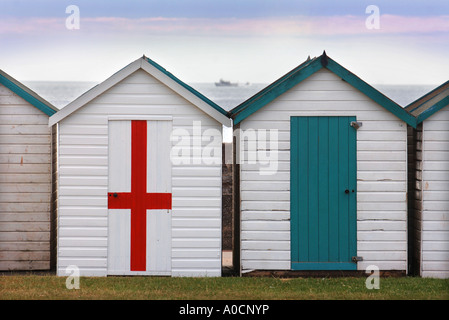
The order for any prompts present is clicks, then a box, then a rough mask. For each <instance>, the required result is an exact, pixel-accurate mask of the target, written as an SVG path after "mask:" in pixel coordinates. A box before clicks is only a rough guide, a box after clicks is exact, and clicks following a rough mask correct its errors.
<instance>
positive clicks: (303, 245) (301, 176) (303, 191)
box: [293, 118, 309, 261]
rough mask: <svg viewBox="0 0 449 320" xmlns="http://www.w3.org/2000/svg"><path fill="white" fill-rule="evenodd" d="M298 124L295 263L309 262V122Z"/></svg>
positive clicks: (301, 120)
mask: <svg viewBox="0 0 449 320" xmlns="http://www.w3.org/2000/svg"><path fill="white" fill-rule="evenodd" d="M297 120H298V121H297V123H298V127H299V130H298V135H297V136H296V137H295V140H297V141H299V142H298V144H297V148H298V150H297V154H298V158H299V161H298V167H297V168H296V170H297V172H298V176H297V177H296V180H295V181H294V182H293V183H295V184H298V185H299V189H298V191H299V195H297V197H298V198H299V205H298V210H297V211H294V212H293V214H295V215H297V216H298V225H299V227H298V232H299V234H298V235H296V236H295V241H297V244H296V245H297V246H299V247H298V250H299V256H298V257H299V260H297V261H308V260H309V228H308V224H309V216H308V212H309V176H308V168H309V161H308V159H309V155H308V152H309V121H308V119H307V118H297Z"/></svg>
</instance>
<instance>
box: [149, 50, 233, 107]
mask: <svg viewBox="0 0 449 320" xmlns="http://www.w3.org/2000/svg"><path fill="white" fill-rule="evenodd" d="M144 59H145V60H146V61H147V62H148V63H149V64H151V65H152V66H153V67H155V68H156V69H158V70H159V71H161V72H162V73H164V74H165V75H166V76H168V77H169V78H171V79H172V80H174V81H175V82H177V83H178V84H180V85H181V86H183V87H184V88H185V89H187V90H188V91H190V92H191V93H193V94H194V95H195V96H197V97H198V98H200V99H201V100H203V101H204V102H206V103H207V104H209V105H210V106H211V107H212V108H214V109H215V110H217V111H218V112H220V113H221V114H223V115H225V116H228V112H226V110H224V109H223V108H221V107H220V106H219V105H218V104H216V103H215V102H213V101H212V100H210V99H209V98H207V97H206V96H204V95H203V94H201V93H199V92H198V91H197V90H195V89H193V88H192V87H191V86H189V85H188V84H186V83H184V82H182V81H181V80H179V79H178V78H177V77H175V76H174V75H173V74H171V73H170V72H168V71H167V70H166V69H164V68H163V67H162V66H161V65H159V64H158V63H156V62H155V61H153V60H151V59H150V58H148V57H145V56H144Z"/></svg>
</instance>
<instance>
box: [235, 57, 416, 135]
mask: <svg viewBox="0 0 449 320" xmlns="http://www.w3.org/2000/svg"><path fill="white" fill-rule="evenodd" d="M323 68H326V69H328V70H329V71H331V72H333V73H334V74H336V75H337V76H339V77H340V78H342V79H343V80H345V81H346V82H347V83H349V84H350V85H352V86H353V87H354V88H356V89H358V90H359V91H361V92H362V93H364V94H365V95H367V96H368V97H369V98H371V99H372V100H374V101H375V102H377V103H378V104H380V105H381V106H382V107H384V108H385V109H387V110H388V111H390V112H392V113H393V114H394V115H396V116H397V117H398V118H399V119H401V120H403V121H405V122H406V123H407V124H409V125H411V126H413V127H416V119H415V118H414V117H413V116H412V115H411V114H410V113H408V112H407V111H406V110H404V109H403V108H402V107H401V106H400V105H398V104H397V103H396V102H394V101H393V100H391V99H390V98H388V97H387V96H385V95H384V94H383V93H381V92H380V91H378V90H376V89H375V88H373V87H372V86H370V85H369V84H367V83H366V82H365V81H363V80H362V79H360V78H359V77H357V76H356V75H355V74H353V73H351V72H350V71H348V70H346V69H345V68H343V67H342V66H341V65H339V64H338V63H337V62H335V61H334V60H332V59H331V58H329V57H328V56H327V55H326V52H324V53H323V54H322V55H321V56H319V57H315V58H313V59H307V60H306V61H305V62H303V63H302V64H300V65H299V66H297V67H296V68H294V69H293V70H291V71H290V72H288V73H287V74H285V75H284V76H282V77H281V78H279V79H278V80H276V81H275V82H273V83H272V84H270V85H269V86H267V87H266V88H265V89H263V90H261V91H260V92H258V93H257V94H255V95H254V96H252V97H251V98H249V99H248V100H246V101H244V102H243V103H241V104H240V105H238V106H237V107H235V108H234V109H232V110H230V111H229V113H228V114H229V116H230V117H231V118H232V119H233V120H234V125H235V124H238V123H239V122H241V121H242V120H244V119H246V118H247V117H248V116H250V115H251V114H253V113H254V112H256V111H257V110H259V109H261V108H262V107H264V106H265V105H267V104H268V103H270V102H271V101H273V100H274V99H276V98H277V97H279V96H280V95H282V94H283V93H285V92H286V91H288V90H289V89H291V88H293V87H294V86H296V85H297V84H298V83H300V82H301V81H303V80H305V79H306V78H308V77H309V76H311V75H312V74H314V73H315V72H317V71H319V70H321V69H323Z"/></svg>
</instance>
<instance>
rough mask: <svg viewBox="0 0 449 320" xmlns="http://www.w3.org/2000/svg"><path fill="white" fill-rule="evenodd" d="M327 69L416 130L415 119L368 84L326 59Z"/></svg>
mask: <svg viewBox="0 0 449 320" xmlns="http://www.w3.org/2000/svg"><path fill="white" fill-rule="evenodd" d="M327 69H329V70H330V71H332V72H333V73H335V74H336V75H338V76H339V77H341V78H342V79H343V80H345V81H346V82H347V83H349V84H350V85H352V86H353V87H354V88H356V89H357V90H359V91H360V92H362V93H364V94H365V95H367V96H368V97H369V98H370V99H372V100H373V101H375V102H377V103H378V104H379V105H381V106H382V107H384V108H385V109H387V110H388V111H390V112H391V113H393V114H394V115H395V116H397V117H398V118H399V119H401V120H403V121H404V122H406V123H407V124H409V125H411V126H412V127H414V128H416V119H415V117H414V116H413V115H411V114H410V113H409V112H407V111H406V110H405V109H404V108H402V107H401V106H400V105H399V104H397V103H396V102H394V101H393V100H391V99H390V98H388V97H387V96H385V95H384V94H383V93H381V92H380V91H378V90H377V89H375V88H374V87H372V86H370V85H369V84H368V83H366V82H365V81H363V80H362V79H360V78H359V77H357V76H356V75H355V74H353V73H351V72H350V71H348V70H346V69H345V68H343V67H342V66H341V65H339V64H338V63H337V62H335V61H334V60H332V59H330V58H328V65H327Z"/></svg>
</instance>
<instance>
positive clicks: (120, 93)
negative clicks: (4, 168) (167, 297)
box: [50, 57, 231, 276]
mask: <svg viewBox="0 0 449 320" xmlns="http://www.w3.org/2000/svg"><path fill="white" fill-rule="evenodd" d="M56 124H57V125H58V128H59V137H58V141H59V150H58V178H59V183H58V190H57V191H58V207H57V217H58V235H57V238H58V245H57V273H58V275H65V269H66V267H68V266H70V265H74V266H76V267H78V268H79V270H80V273H81V275H86V276H87V275H88V276H107V275H171V276H220V275H221V267H222V263H221V237H222V234H221V232H222V228H221V212H222V197H221V195H222V193H221V190H222V187H221V186H222V179H221V172H222V164H221V162H222V157H221V156H222V155H221V148H222V136H221V133H222V126H223V125H226V126H230V124H231V120H230V119H229V118H228V117H227V115H226V112H225V111H224V110H223V109H222V108H220V107H219V106H218V105H216V104H215V103H213V102H212V101H210V100H209V99H207V98H206V97H205V96H203V95H202V94H200V93H199V92H197V91H196V90H194V89H193V88H192V87H190V86H188V85H187V84H185V83H183V82H182V81H180V80H179V79H178V78H176V77H175V76H174V75H172V74H171V73H169V72H168V71H166V70H165V69H164V68H162V67H161V66H160V65H158V64H157V63H155V62H154V61H152V60H151V59H149V58H146V57H142V58H139V59H137V60H136V61H134V62H132V63H131V64H129V65H128V66H126V67H125V68H123V69H122V70H120V71H119V72H117V73H116V74H114V75H113V76H111V77H110V78H108V79H107V80H105V81H104V82H102V83H101V84H99V85H98V86H96V87H94V88H93V89H91V90H89V91H88V92H86V93H85V94H83V95H82V96H80V97H79V98H78V99H76V100H75V101H73V102H72V103H70V104H69V105H67V106H66V107H64V108H62V109H61V111H59V112H58V113H56V114H55V115H54V116H52V117H51V118H50V126H52V125H56Z"/></svg>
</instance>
